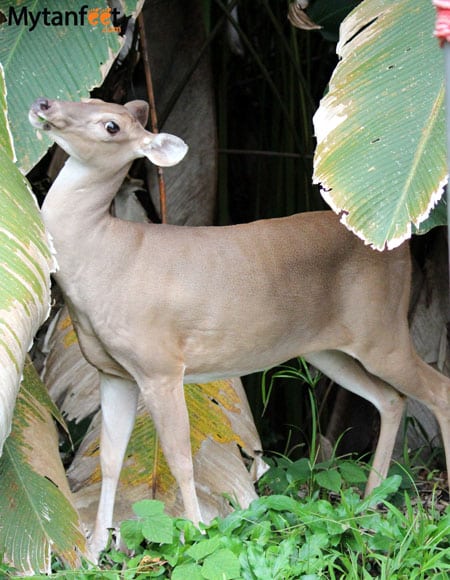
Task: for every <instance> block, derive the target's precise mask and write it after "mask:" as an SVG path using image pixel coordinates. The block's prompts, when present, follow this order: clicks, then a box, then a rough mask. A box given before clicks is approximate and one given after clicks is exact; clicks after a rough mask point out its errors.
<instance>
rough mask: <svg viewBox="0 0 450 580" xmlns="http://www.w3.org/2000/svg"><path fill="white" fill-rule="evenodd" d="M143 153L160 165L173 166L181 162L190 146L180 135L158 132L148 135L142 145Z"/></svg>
mask: <svg viewBox="0 0 450 580" xmlns="http://www.w3.org/2000/svg"><path fill="white" fill-rule="evenodd" d="M140 151H141V153H142V155H144V156H145V157H147V158H148V159H150V161H151V162H152V163H154V164H155V165H159V167H171V166H172V165H176V164H177V163H179V162H180V161H181V160H182V159H183V157H184V156H185V155H186V153H187V151H188V146H187V145H186V143H185V142H184V141H183V139H180V138H179V137H175V135H170V134H169V133H158V134H157V135H154V136H153V137H152V138H151V137H146V138H145V139H144V140H143V143H142V146H141V150H140Z"/></svg>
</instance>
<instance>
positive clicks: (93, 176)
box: [42, 157, 129, 238]
mask: <svg viewBox="0 0 450 580" xmlns="http://www.w3.org/2000/svg"><path fill="white" fill-rule="evenodd" d="M128 168H129V165H127V166H126V167H124V168H121V169H119V170H117V169H116V168H114V167H112V168H111V172H110V173H109V174H108V175H105V174H104V173H103V174H102V175H99V174H98V173H99V172H98V171H96V170H94V169H92V168H87V167H85V166H84V165H82V164H81V163H79V162H78V161H76V160H75V159H73V158H72V157H70V158H69V159H68V160H67V162H66V164H65V165H64V167H63V168H62V170H61V171H60V173H59V175H58V177H57V178H56V180H55V182H54V183H53V185H52V187H51V188H50V190H49V192H48V194H47V196H46V198H45V201H44V204H43V206H42V214H43V219H44V222H45V224H46V226H47V228H48V229H49V231H50V233H51V234H52V236H53V237H54V238H58V237H59V236H60V234H61V235H62V236H63V237H64V238H68V237H70V236H71V234H77V233H78V232H79V229H80V228H81V229H82V230H85V231H87V230H88V229H91V230H92V228H95V227H96V226H98V225H101V224H103V223H105V222H108V221H109V220H112V219H113V218H112V217H111V215H110V211H109V208H110V205H111V201H112V200H113V199H114V196H115V195H116V193H117V191H118V189H119V187H120V185H121V184H122V182H123V180H124V178H125V176H126V174H127V171H128Z"/></svg>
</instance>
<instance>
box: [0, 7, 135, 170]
mask: <svg viewBox="0 0 450 580" xmlns="http://www.w3.org/2000/svg"><path fill="white" fill-rule="evenodd" d="M134 4H135V5H136V2H135V3H134ZM83 5H86V6H87V7H88V9H105V8H107V6H108V5H107V2H106V0H82V1H81V0H76V1H73V0H18V1H17V2H14V3H12V2H9V1H6V0H0V10H1V11H2V12H3V14H4V16H5V18H6V21H5V23H4V24H3V25H2V26H1V27H0V30H1V33H0V62H1V63H3V67H4V69H5V77H6V85H7V87H8V97H7V98H8V106H9V116H10V119H11V129H12V133H13V135H14V142H15V145H16V150H17V157H18V159H19V164H20V167H21V168H22V169H23V170H24V171H28V170H29V169H31V167H32V166H33V165H34V164H35V163H36V161H37V160H38V159H39V158H40V157H41V156H42V154H43V153H44V152H45V150H46V149H47V148H48V146H49V145H50V141H49V140H48V139H47V137H46V136H45V135H42V136H41V140H40V141H39V140H38V139H36V132H35V130H34V129H33V128H32V127H31V125H30V124H29V122H28V109H29V107H30V105H31V103H32V101H33V100H34V99H36V98H37V97H42V96H45V97H49V98H53V99H55V98H59V99H67V100H77V99H79V98H81V97H88V96H89V91H90V90H92V89H93V88H94V87H96V86H99V85H100V84H101V83H102V81H103V79H104V78H105V76H106V73H107V72H108V70H109V68H110V67H111V65H112V63H113V61H114V59H115V57H116V55H117V53H118V51H119V49H120V46H121V41H120V38H119V36H118V35H117V34H116V33H115V32H111V31H109V30H104V27H103V26H102V25H101V24H99V25H97V26H93V25H91V24H89V22H88V21H87V19H84V24H83V25H82V24H81V17H80V12H79V11H80V9H81V8H82V6H83ZM11 9H13V10H15V14H16V15H17V18H19V17H20V14H21V11H22V10H25V9H26V10H27V11H28V12H27V14H29V12H30V11H31V13H32V14H33V15H34V17H36V16H37V15H38V13H39V11H43V10H44V9H45V10H47V11H48V14H49V16H48V17H47V23H49V24H46V21H45V20H44V16H42V15H41V16H40V20H39V21H38V24H37V25H36V27H35V28H34V29H33V30H31V27H32V24H31V22H32V21H31V19H30V18H29V19H28V26H27V25H26V24H25V20H24V18H25V16H23V17H22V20H19V23H18V24H17V23H16V19H14V18H10V19H9V20H8V16H9V13H10V10H11ZM68 11H72V12H77V13H78V21H77V23H76V24H75V19H74V18H71V19H70V23H69V24H67V25H63V26H59V25H52V24H51V22H52V19H56V18H57V14H58V13H60V14H62V15H63V17H65V16H64V15H65V14H66V13H67V12H68ZM23 14H24V15H25V12H23ZM54 21H55V22H57V20H54Z"/></svg>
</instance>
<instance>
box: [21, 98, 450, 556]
mask: <svg viewBox="0 0 450 580" xmlns="http://www.w3.org/2000/svg"><path fill="white" fill-rule="evenodd" d="M147 115H148V105H147V103H146V102H144V101H136V100H135V101H131V102H128V103H126V104H125V105H118V104H111V103H106V102H103V101H101V100H98V99H90V100H86V101H84V102H65V101H61V100H51V99H47V98H43V97H41V98H39V99H37V100H36V101H35V102H34V103H33V104H32V106H31V108H30V112H29V119H30V122H31V124H32V125H33V126H34V127H35V128H36V129H38V130H39V131H43V132H46V133H48V134H49V135H50V137H51V138H52V139H53V140H54V141H55V142H56V143H57V144H58V145H59V146H60V147H62V148H63V149H64V150H65V151H66V152H67V153H68V155H69V158H68V160H67V162H66V164H65V165H64V167H63V168H62V169H61V171H60V173H59V174H58V176H57V178H56V179H55V181H54V182H53V184H52V186H51V188H50V189H49V191H48V193H47V195H46V197H45V200H44V203H43V206H42V218H43V221H44V224H45V226H46V228H47V230H48V232H49V233H50V235H51V237H52V239H53V244H54V247H55V250H56V255H57V261H58V264H59V270H58V271H57V272H56V275H55V276H56V280H57V282H58V284H59V286H60V287H61V289H62V292H63V295H64V297H65V300H66V303H67V305H68V307H69V311H70V313H71V316H72V320H73V323H74V327H75V329H76V332H77V335H78V339H79V343H80V347H81V349H82V352H83V354H84V356H85V357H86V359H87V360H88V361H89V362H90V363H91V364H92V365H94V366H95V367H96V368H97V369H98V370H99V372H100V375H101V387H100V388H101V408H102V430H101V438H100V463H101V471H102V484H101V492H100V500H99V507H98V513H97V518H96V523H95V527H94V531H93V534H92V537H91V547H92V550H93V551H94V552H99V551H100V550H101V549H103V548H104V547H105V545H106V542H107V538H108V528H110V527H112V522H113V510H114V501H115V494H116V489H117V484H118V479H119V475H120V471H121V467H122V463H123V459H124V454H125V451H126V447H127V444H128V440H129V437H130V434H131V430H132V428H133V424H134V420H135V414H136V403H137V398H138V393H139V392H140V393H141V394H142V396H143V399H144V401H145V404H146V407H147V408H148V411H149V413H150V414H151V416H152V418H153V421H154V424H155V427H156V430H157V433H158V435H159V438H160V442H161V446H162V450H163V452H164V455H165V457H166V459H167V462H168V464H169V467H170V469H171V471H172V473H173V475H174V477H175V479H176V482H177V484H178V486H179V488H180V493H181V497H182V500H183V504H184V509H185V513H186V516H187V517H188V518H190V519H191V520H192V521H193V522H194V523H195V524H199V522H201V521H202V514H201V511H200V508H199V503H198V500H197V495H196V491H195V478H194V472H193V464H192V452H191V447H190V438H189V429H190V427H189V418H188V413H187V409H186V403H185V398H184V391H183V384H184V383H187V382H196V383H202V382H207V381H210V380H214V379H218V378H223V377H234V376H243V375H246V374H249V373H252V372H254V371H260V370H263V369H267V368H270V367H273V366H275V365H277V364H280V363H283V362H284V361H287V360H289V359H292V358H294V357H297V356H303V357H304V358H305V360H306V361H307V362H308V363H310V364H312V365H313V366H314V367H316V368H317V369H319V370H320V371H322V372H323V373H324V374H325V375H326V376H328V377H329V378H330V379H332V380H333V381H335V382H336V383H338V384H339V385H341V386H343V387H344V388H346V389H348V390H350V391H352V392H353V393H356V394H358V395H360V396H362V397H364V398H365V399H366V400H368V401H370V402H371V403H372V404H373V405H375V407H376V408H377V410H378V412H379V414H380V431H379V437H378V442H377V444H376V448H375V453H374V457H373V461H372V467H371V471H370V474H369V478H368V482H367V486H366V490H365V493H366V494H369V493H370V492H371V491H372V490H373V489H374V488H375V487H376V486H377V485H379V483H380V482H381V481H382V480H383V479H384V478H385V477H386V476H387V472H388V467H389V464H390V461H391V458H392V452H393V446H394V441H395V436H396V433H397V431H398V428H399V425H400V421H401V419H402V415H403V410H404V405H405V399H406V397H413V398H415V399H418V400H419V401H421V402H422V403H424V404H425V405H426V406H427V407H428V408H429V409H430V410H431V411H432V412H433V413H434V414H435V416H436V418H437V420H438V422H439V425H440V429H441V432H442V438H443V442H444V448H445V457H446V463H447V468H448V465H449V464H450V400H449V393H450V380H449V379H448V378H447V377H445V376H444V375H442V374H441V373H439V372H438V371H436V370H434V369H433V368H432V367H431V366H429V365H428V364H426V363H425V362H424V361H423V360H422V359H421V358H420V357H419V356H418V354H417V353H416V351H415V349H414V347H413V344H412V341H411V337H410V332H409V327H408V318H407V314H408V306H409V295H410V286H411V259H410V252H409V248H408V244H407V243H405V244H403V245H401V246H399V247H397V248H396V249H393V250H389V251H383V252H379V251H376V250H373V249H371V248H370V247H368V246H367V245H365V244H364V243H363V242H362V240H360V239H359V238H357V237H356V236H355V235H354V234H353V233H352V232H350V231H349V230H348V229H347V228H346V227H345V226H344V225H342V223H341V222H340V218H339V216H338V215H336V214H335V213H334V212H332V211H318V212H306V213H301V214H296V215H292V216H288V217H284V218H275V219H266V220H259V221H255V222H251V223H247V224H237V225H230V226H204V227H192V226H176V225H167V224H157V223H145V224H144V223H132V222H127V221H124V220H121V219H118V218H116V217H114V216H113V215H111V212H110V206H111V202H112V200H113V199H114V196H115V194H116V192H117V190H118V188H119V186H120V185H121V183H122V181H123V180H124V178H125V176H126V174H127V172H128V170H129V168H130V165H131V163H132V162H133V161H134V160H135V159H137V158H141V157H147V158H148V159H149V160H150V161H151V162H152V163H154V164H157V165H160V166H164V167H168V166H171V165H174V164H176V163H178V162H180V161H181V159H182V158H183V157H184V156H185V154H186V152H187V146H186V144H185V143H184V142H183V141H182V140H181V139H180V138H178V137H175V136H172V135H168V134H164V133H158V134H153V133H151V132H149V131H147V130H146V129H145V124H146V122H147Z"/></svg>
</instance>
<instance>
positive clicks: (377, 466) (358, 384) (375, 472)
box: [305, 350, 405, 495]
mask: <svg viewBox="0 0 450 580" xmlns="http://www.w3.org/2000/svg"><path fill="white" fill-rule="evenodd" d="M305 358H306V360H307V361H308V362H310V363H311V364H313V365H314V366H315V367H316V368H318V369H319V370H320V371H322V372H323V373H324V374H325V375H326V376H327V377H329V378H330V379H332V380H333V381H335V382H336V383H338V384H339V385H341V386H342V387H344V388H345V389H347V390H349V391H351V392H352V393H355V394H357V395H359V396H361V397H363V398H364V399H366V400H367V401H369V402H371V403H372V404H373V405H375V407H376V408H377V409H378V411H379V413H380V418H381V425H380V433H379V437H378V442H377V446H376V449H375V454H374V458H373V462H372V469H371V472H370V475H369V479H368V482H367V485H366V490H365V494H366V495H368V494H369V493H370V492H371V491H372V490H373V489H374V488H375V487H377V485H379V484H380V482H381V481H382V480H383V479H384V478H385V477H386V475H387V472H388V469H389V465H390V462H391V458H392V452H393V449H394V444H395V438H396V435H397V431H398V429H399V426H400V422H401V419H402V416H403V411H404V408H405V399H404V397H403V396H402V395H401V394H400V393H398V392H397V391H396V390H395V389H393V388H392V387H391V386H390V385H389V384H388V383H386V382H385V381H383V380H382V379H380V378H378V377H377V376H374V375H372V374H371V373H369V372H367V370H366V369H365V368H364V367H363V366H362V365H361V364H360V363H359V362H358V361H357V360H355V359H354V358H353V357H351V356H350V355H348V354H346V353H344V352H341V351H338V350H325V351H320V352H315V353H312V354H308V355H307V356H306V357H305Z"/></svg>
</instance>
